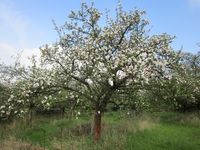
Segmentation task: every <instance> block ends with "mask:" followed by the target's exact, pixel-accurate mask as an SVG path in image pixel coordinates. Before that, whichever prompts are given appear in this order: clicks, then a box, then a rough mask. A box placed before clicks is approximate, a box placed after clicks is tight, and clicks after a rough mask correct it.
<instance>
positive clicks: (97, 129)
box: [93, 110, 102, 143]
mask: <svg viewBox="0 0 200 150" xmlns="http://www.w3.org/2000/svg"><path fill="white" fill-rule="evenodd" d="M101 114H102V112H100V111H99V110H97V111H95V115H94V128H93V130H94V131H93V134H94V142H95V143H97V142H98V141H99V139H100V137H101Z"/></svg>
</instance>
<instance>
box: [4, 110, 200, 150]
mask: <svg viewBox="0 0 200 150" xmlns="http://www.w3.org/2000/svg"><path fill="white" fill-rule="evenodd" d="M91 122H92V121H91V114H88V115H84V116H80V117H79V119H75V118H74V119H66V118H60V117H58V116H49V117H47V116H37V117H35V119H34V122H33V124H32V126H27V125H26V123H25V122H24V120H16V121H14V122H12V123H9V124H8V123H7V124H1V126H0V149H1V150H14V149H15V150H44V149H46V150H189V149H191V150H199V148H200V119H199V118H198V115H197V114H194V113H190V114H180V113H172V112H162V113H161V112H159V113H152V114H146V113H144V114H140V115H137V116H135V115H127V114H126V113H124V112H109V113H106V114H104V116H103V121H102V137H101V140H100V141H99V143H98V144H94V143H93V140H92V136H91V130H92V129H91Z"/></svg>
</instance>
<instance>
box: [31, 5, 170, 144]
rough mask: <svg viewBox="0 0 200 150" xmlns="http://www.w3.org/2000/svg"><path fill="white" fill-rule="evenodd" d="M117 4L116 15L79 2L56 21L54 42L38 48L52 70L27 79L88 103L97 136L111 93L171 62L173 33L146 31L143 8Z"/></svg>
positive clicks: (163, 71) (161, 72)
mask: <svg viewBox="0 0 200 150" xmlns="http://www.w3.org/2000/svg"><path fill="white" fill-rule="evenodd" d="M116 10H117V11H116V17H114V18H110V17H109V16H108V14H107V13H106V14H105V15H103V14H102V13H100V12H99V10H98V9H96V8H95V7H94V5H93V4H92V5H91V6H88V5H87V4H85V3H83V4H82V5H81V9H80V10H79V11H77V12H74V11H72V12H71V14H70V15H69V20H68V21H67V22H66V23H65V24H64V25H63V26H61V27H58V26H56V25H55V27H56V30H57V32H58V34H59V40H58V42H56V43H54V44H51V45H45V46H43V47H41V48H40V50H41V63H42V66H43V67H45V68H47V70H48V71H49V72H50V74H49V76H47V75H46V76H43V77H44V78H42V80H43V82H42V83H41V84H38V83H40V80H41V78H39V77H36V78H34V82H32V81H31V82H30V84H32V86H33V85H34V84H36V83H37V87H38V88H39V87H40V90H43V89H42V87H43V85H49V86H48V88H50V89H51V88H52V89H57V91H58V93H59V91H67V92H69V97H72V98H74V100H75V101H76V102H77V103H80V102H81V106H83V107H85V106H87V107H90V108H91V109H92V110H93V111H94V127H93V129H94V132H93V134H94V141H95V142H97V141H98V140H99V139H100V134H101V118H102V115H103V113H104V111H105V109H106V107H107V105H108V104H109V103H113V101H114V100H116V99H113V98H112V97H113V96H114V95H115V94H116V93H118V92H120V91H125V89H126V88H127V87H130V86H132V87H136V86H137V87H138V86H140V87H143V86H144V85H146V84H148V80H149V79H150V78H156V79H159V78H161V76H162V77H164V76H165V75H168V74H169V73H170V70H171V68H170V65H171V63H173V59H171V58H172V57H173V53H172V49H171V47H170V43H171V42H172V39H173V37H171V36H169V35H167V34H162V35H154V36H149V35H147V34H148V30H147V29H146V26H147V25H148V21H147V20H146V19H144V14H145V12H144V11H139V10H134V11H130V12H126V11H123V10H122V7H121V5H119V6H118V7H117V9H116ZM105 20H106V22H105V23H104V21H105ZM32 86H31V87H32ZM29 90H30V91H31V88H29ZM31 92H33V91H31ZM122 102H123V101H122Z"/></svg>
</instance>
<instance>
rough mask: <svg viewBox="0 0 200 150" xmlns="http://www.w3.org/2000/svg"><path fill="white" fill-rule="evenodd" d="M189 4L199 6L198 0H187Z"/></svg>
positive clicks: (199, 0)
mask: <svg viewBox="0 0 200 150" xmlns="http://www.w3.org/2000/svg"><path fill="white" fill-rule="evenodd" d="M188 2H189V4H190V6H192V7H199V6H200V0H188Z"/></svg>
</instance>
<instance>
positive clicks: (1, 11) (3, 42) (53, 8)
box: [0, 0, 200, 63]
mask: <svg viewBox="0 0 200 150" xmlns="http://www.w3.org/2000/svg"><path fill="white" fill-rule="evenodd" d="M83 1H84V0H57V1H56V0H0V61H4V62H5V63H11V62H13V58H11V56H15V55H16V54H17V53H19V52H21V51H23V55H22V56H23V61H24V62H26V60H25V58H26V57H27V56H29V55H31V54H38V53H39V52H38V47H39V46H41V45H43V44H46V43H52V42H55V41H56V39H58V36H57V34H56V32H55V30H54V26H53V24H52V19H54V20H55V21H56V22H57V24H58V25H62V24H64V22H65V21H66V20H67V15H68V14H69V12H70V10H77V9H78V8H80V3H81V2H83ZM90 1H91V0H85V1H84V2H90ZM93 1H94V3H95V6H96V7H97V8H99V9H100V10H102V11H104V10H105V9H110V10H111V12H112V13H113V12H114V10H115V8H116V5H117V2H118V0H93ZM121 1H122V4H123V7H124V9H125V10H131V9H134V8H135V7H136V8H138V9H142V10H145V11H146V12H147V15H146V18H147V19H148V20H149V21H150V25H149V28H150V29H151V34H161V33H168V34H170V35H174V36H176V39H175V40H174V42H173V44H172V46H173V48H174V49H176V50H178V49H180V48H181V47H183V50H184V51H188V52H193V53H195V52H197V51H198V50H200V48H199V47H198V46H197V44H198V43H200V0H121Z"/></svg>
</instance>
